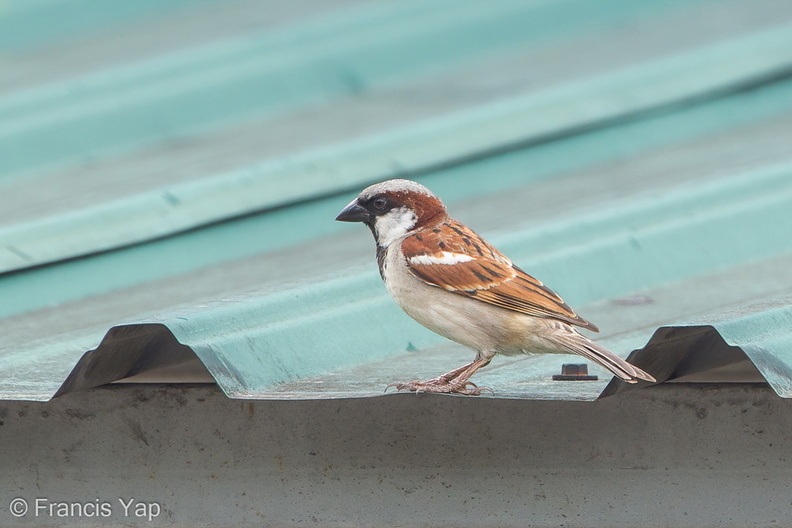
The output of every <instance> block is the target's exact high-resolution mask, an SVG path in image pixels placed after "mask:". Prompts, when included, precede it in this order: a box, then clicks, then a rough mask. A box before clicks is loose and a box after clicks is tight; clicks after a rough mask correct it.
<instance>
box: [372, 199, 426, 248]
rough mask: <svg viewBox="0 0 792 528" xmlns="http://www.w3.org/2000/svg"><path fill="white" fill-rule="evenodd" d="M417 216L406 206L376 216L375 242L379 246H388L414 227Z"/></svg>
mask: <svg viewBox="0 0 792 528" xmlns="http://www.w3.org/2000/svg"><path fill="white" fill-rule="evenodd" d="M417 221H418V217H417V216H415V213H414V212H412V211H411V210H410V209H407V208H406V207H399V208H398V209H392V210H390V211H388V213H387V214H384V215H382V216H378V217H377V218H376V219H375V220H374V229H375V230H376V231H377V243H378V244H379V245H380V246H381V247H388V246H389V245H390V244H391V243H393V242H394V241H396V240H398V239H400V238H402V237H403V236H405V235H406V234H407V233H409V232H410V230H411V229H413V228H414V227H415V222H417Z"/></svg>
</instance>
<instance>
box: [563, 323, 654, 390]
mask: <svg viewBox="0 0 792 528" xmlns="http://www.w3.org/2000/svg"><path fill="white" fill-rule="evenodd" d="M570 330H571V332H564V333H563V334H555V335H553V340H554V341H555V342H557V343H558V344H559V345H561V346H562V347H563V348H564V349H566V350H568V351H570V352H571V353H573V354H578V355H579V356H583V357H584V358H586V359H589V360H591V361H593V362H595V363H597V364H599V365H602V366H603V367H605V368H606V369H608V370H609V371H611V372H612V373H613V374H614V375H615V376H616V377H617V378H619V379H621V380H623V381H626V382H627V383H637V382H638V380H644V381H650V382H652V383H654V382H656V381H657V380H655V378H654V377H653V376H652V375H651V374H648V373H646V372H644V371H643V370H641V369H639V368H638V367H636V366H635V365H633V364H631V363H627V362H626V361H625V360H623V359H622V358H620V357H619V356H617V355H616V354H614V353H613V352H611V351H610V350H608V349H606V348H604V347H602V346H600V345H598V344H597V343H595V342H594V341H592V340H590V339H589V338H587V337H586V336H584V335H582V334H580V333H578V332H577V331H575V330H572V329H570Z"/></svg>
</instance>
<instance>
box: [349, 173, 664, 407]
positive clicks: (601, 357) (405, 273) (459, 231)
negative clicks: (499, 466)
mask: <svg viewBox="0 0 792 528" xmlns="http://www.w3.org/2000/svg"><path fill="white" fill-rule="evenodd" d="M336 220H339V221H342V222H363V223H364V224H366V225H367V226H368V227H369V229H371V232H372V233H373V234H374V239H375V241H376V243H377V262H378V264H379V270H380V275H381V276H382V279H383V281H384V282H385V286H386V287H387V288H388V291H389V292H390V294H391V296H392V297H393V298H394V300H395V301H396V302H397V303H398V304H399V306H400V307H401V308H402V310H404V311H405V312H407V314H408V315H409V316H410V317H412V318H413V319H415V320H416V321H418V322H419V323H420V324H422V325H423V326H425V327H426V328H428V329H430V330H432V331H434V332H436V333H438V334H440V335H441V336H444V337H447V338H448V339H450V340H452V341H456V342H457V343H460V344H462V345H465V346H467V347H470V348H472V349H473V350H475V351H476V358H475V359H474V360H473V361H472V362H471V363H468V364H467V365H464V366H462V367H459V368H457V369H454V370H452V371H451V372H448V373H446V374H443V375H442V376H439V377H437V378H433V379H430V380H426V381H411V382H408V383H393V384H391V385H389V387H390V386H395V387H396V388H397V390H399V391H401V390H410V391H419V392H445V393H455V394H469V395H476V396H477V395H479V394H481V390H482V387H478V386H476V384H474V383H472V382H471V381H468V380H469V379H470V376H472V375H473V373H474V372H476V371H477V370H478V369H480V368H481V367H484V366H486V365H487V364H489V362H490V361H491V360H492V358H493V357H494V356H495V354H504V355H515V354H523V353H545V354H548V353H549V354H570V353H572V354H578V355H580V356H583V357H585V358H586V359H589V360H592V361H594V362H596V363H598V364H600V365H602V366H603V367H605V368H606V369H608V370H610V371H611V372H612V373H613V374H615V375H616V376H617V377H619V378H620V379H622V380H624V381H626V382H628V383H635V382H636V381H637V380H639V379H640V380H645V381H651V382H653V381H655V379H654V378H653V377H652V376H650V375H649V374H647V373H646V372H644V371H643V370H641V369H639V368H638V367H635V366H634V365H631V364H630V363H627V362H626V361H624V360H623V359H621V358H620V357H618V356H616V355H615V354H613V353H611V352H609V351H608V350H606V349H605V348H603V347H601V346H600V345H598V344H596V343H594V342H593V341H591V340H590V339H588V338H587V337H585V336H584V335H582V334H580V333H579V332H578V331H577V330H576V329H575V326H579V327H582V328H586V329H588V330H593V331H595V332H597V331H599V330H598V329H597V327H596V326H594V325H593V324H592V323H590V322H588V321H587V320H585V319H583V318H582V317H580V316H579V315H578V314H576V313H575V312H574V311H573V310H572V309H571V308H570V307H569V306H568V305H567V304H566V303H565V302H564V301H563V299H561V297H559V296H558V295H556V293H555V292H553V291H552V290H551V289H550V288H548V287H547V286H545V285H544V284H542V283H541V282H540V281H538V280H537V279H535V278H533V277H531V276H530V275H528V274H527V273H525V272H524V271H523V270H521V269H520V268H518V267H517V266H515V265H514V264H512V262H511V261H510V260H509V259H508V258H506V257H505V256H504V255H503V254H501V253H500V252H499V251H498V250H497V249H495V248H494V247H492V246H491V245H490V244H488V243H487V242H486V241H485V240H484V239H483V238H481V237H480V236H478V235H477V234H476V233H474V232H473V231H472V230H471V229H470V228H469V227H467V226H465V225H464V224H462V223H460V222H458V221H456V220H454V219H453V218H451V217H450V216H448V213H447V212H446V208H445V205H443V203H442V202H441V201H440V199H438V198H437V196H435V195H434V194H432V192H431V191H429V189H427V188H426V187H424V186H423V185H421V184H419V183H415V182H413V181H409V180H389V181H386V182H383V183H378V184H376V185H372V186H371V187H368V188H366V189H365V190H363V192H361V193H360V195H359V196H358V197H357V198H356V199H355V200H353V201H352V203H350V204H349V205H347V206H346V207H345V208H344V209H343V210H342V211H341V212H340V213H339V214H338V216H337V217H336Z"/></svg>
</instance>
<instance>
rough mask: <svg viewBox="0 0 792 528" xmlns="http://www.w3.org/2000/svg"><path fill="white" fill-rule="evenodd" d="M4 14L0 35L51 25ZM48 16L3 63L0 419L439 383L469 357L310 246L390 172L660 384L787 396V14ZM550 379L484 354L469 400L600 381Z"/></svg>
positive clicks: (205, 9)
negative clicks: (197, 387)
mask: <svg viewBox="0 0 792 528" xmlns="http://www.w3.org/2000/svg"><path fill="white" fill-rule="evenodd" d="M8 4H9V5H10V6H11V7H10V8H9V9H8V10H7V11H6V13H5V15H3V17H2V18H0V28H2V27H6V28H12V27H14V28H16V27H23V26H22V25H19V24H20V23H21V21H26V22H25V23H26V24H31V25H32V26H31V27H33V26H35V27H46V24H52V23H53V22H52V21H53V20H55V19H56V17H57V16H58V13H59V12H60V11H59V10H62V9H63V4H61V3H59V2H54V1H53V2H49V1H43V0H42V1H40V2H35V3H33V2H31V3H25V2H10V3H8ZM68 16H69V23H68V24H64V25H62V26H60V29H59V30H58V31H57V32H47V33H46V35H47V36H46V38H45V37H44V36H41V35H39V36H36V34H35V33H29V32H23V31H21V30H19V31H17V30H14V31H12V32H7V33H5V37H3V38H2V39H1V40H0V53H1V54H2V55H0V60H2V61H3V63H4V67H3V69H2V71H1V72H0V76H2V77H1V78H2V83H0V122H1V123H2V127H0V152H1V153H2V155H1V156H0V272H2V274H0V317H2V319H0V335H2V338H0V371H2V372H3V376H2V377H0V394H2V396H3V397H4V398H8V399H31V400H46V399H49V398H51V397H52V396H53V395H56V394H61V393H63V392H65V391H69V390H74V389H78V388H84V387H90V386H95V385H98V384H102V383H108V382H112V381H116V380H119V379H125V378H128V377H130V376H137V377H138V378H137V379H139V380H140V379H142V380H146V379H148V380H152V379H157V380H204V381H209V380H216V381H217V383H218V384H219V385H220V386H221V388H222V389H223V390H224V391H225V393H226V394H228V395H229V396H232V397H239V398H323V397H352V396H368V395H373V394H379V393H381V392H382V389H383V388H384V387H385V385H387V383H389V382H391V381H395V380H404V379H413V378H418V377H424V376H434V375H437V374H438V373H440V372H444V371H446V370H448V369H450V368H452V367H454V366H457V365H461V364H463V363H464V362H466V361H467V360H469V358H470V357H471V353H470V352H469V351H467V350H465V349H463V348H461V347H459V346H456V345H453V344H449V343H447V342H444V341H443V339H442V338H439V337H438V336H435V335H434V334H431V333H430V332H428V331H426V330H424V329H423V328H421V327H420V326H418V325H417V324H416V323H414V322H412V321H411V320H410V319H409V318H408V317H407V316H406V315H404V314H402V313H401V312H400V311H399V309H398V308H397V307H396V305H395V304H394V303H393V302H392V301H390V299H389V298H388V296H387V293H386V292H385V289H384V287H383V286H382V284H381V283H380V281H379V277H378V276H377V273H376V270H375V265H374V263H373V256H372V253H373V251H372V247H371V245H372V242H371V240H370V235H369V234H368V233H367V232H365V230H362V229H354V228H353V227H352V226H348V225H342V224H338V223H336V222H333V217H334V215H335V213H337V211H338V210H339V209H340V208H341V207H342V206H343V205H345V204H346V203H347V202H348V201H349V200H350V199H351V198H352V197H353V196H354V195H355V194H356V193H357V191H358V190H360V189H361V188H362V187H364V186H365V185H367V184H369V183H371V182H374V181H378V180H382V179H386V178H389V177H394V176H407V177H411V178H414V179H417V180H419V181H421V182H422V183H424V184H426V185H427V186H429V187H430V188H432V189H433V190H434V191H435V192H436V193H437V194H439V195H440V196H441V197H443V198H444V200H445V201H446V203H447V204H448V205H449V207H450V209H451V211H452V213H453V214H454V215H455V216H456V217H458V218H460V219H461V220H463V221H465V222H466V223H468V224H469V225H471V226H473V227H474V228H476V230H477V231H479V232H481V233H482V234H484V235H485V236H487V238H488V239H490V240H491V241H492V242H493V243H495V244H496V245H497V246H498V247H499V248H501V249H502V250H503V251H504V252H505V253H507V254H508V255H509V256H510V257H512V259H513V260H515V261H516V262H518V263H519V264H520V265H521V266H522V267H524V268H526V269H528V270H529V271H530V272H531V273H532V274H534V275H536V276H538V277H539V278H541V279H542V280H543V281H544V282H546V283H547V284H549V285H551V286H552V287H553V288H554V289H555V290H557V291H559V293H561V294H562V295H563V296H564V298H565V299H567V300H568V301H569V302H570V303H571V304H572V305H573V306H575V307H576V308H578V311H579V312H581V313H583V314H584V315H585V316H586V317H587V318H589V319H591V320H593V321H595V322H596V323H597V324H598V326H600V327H601V328H602V329H603V337H602V339H601V342H602V343H603V344H605V345H607V346H609V347H611V348H612V349H613V350H614V351H616V352H617V353H620V354H622V355H626V354H628V353H629V352H630V351H632V350H636V352H634V353H633V355H632V356H631V357H632V358H633V360H634V361H635V362H636V363H637V364H639V365H642V366H643V365H646V367H647V369H648V370H649V371H650V372H652V373H654V374H656V375H657V376H658V379H664V380H665V379H668V380H672V379H681V380H696V379H720V380H735V379H739V380H745V379H754V380H761V379H762V378H764V379H766V380H767V381H768V382H769V383H770V384H771V386H772V387H773V388H774V389H775V390H776V392H777V393H778V394H779V395H781V396H784V397H788V396H789V394H790V390H789V383H790V380H792V375H790V374H789V369H790V368H792V317H790V313H789V308H788V307H789V305H790V303H789V299H790V295H791V294H792V272H790V271H789V270H790V264H792V237H790V236H789V227H790V226H792V207H790V203H792V154H790V151H789V145H790V141H791V140H792V8H790V6H789V5H788V3H785V2H781V1H778V2H774V1H768V2H763V3H760V4H756V3H751V2H747V1H736V0H730V1H725V2H709V1H703V0H702V1H696V2H690V1H687V2H681V1H670V0H669V1H662V2H651V3H644V2H627V1H616V0H608V1H604V2H596V3H591V2H584V1H580V0H562V1H558V2H552V3H547V2H524V1H520V2H506V1H504V2H499V3H497V4H495V5H493V4H487V5H486V6H484V4H481V3H480V2H475V1H472V0H471V1H466V2H459V1H455V2H446V1H440V0H437V1H434V2H418V1H415V2H384V1H383V2H357V1H351V0H350V1H341V0H338V1H335V2H327V3H322V7H321V8H316V6H313V5H312V4H311V5H309V4H303V3H294V2H273V3H271V4H270V5H269V6H268V9H266V10H264V9H262V7H261V5H260V4H253V3H245V4H240V3H235V2H223V1H220V0H216V1H208V0H207V1H205V2H201V3H185V2H178V1H171V2H167V3H156V2H143V3H140V4H139V6H138V7H137V8H136V9H131V8H128V7H121V6H120V5H119V6H117V7H116V8H111V7H107V6H106V7H105V8H103V9H102V10H100V11H95V10H94V9H93V7H91V6H89V5H88V3H74V4H72V11H69V15H68ZM217 21H222V22H223V23H222V24H219V23H216V22H217ZM42 24H43V26H42ZM141 28H148V29H149V30H150V31H151V35H150V38H144V37H143V36H142V33H141V32H142V31H143V29H141ZM0 34H3V32H2V31H0ZM42 34H43V33H42ZM99 48H101V49H99ZM87 49H97V51H96V53H95V54H87V53H86V50H87ZM735 309H736V310H737V311H736V312H735ZM720 314H723V315H720ZM87 351H90V352H88V353H87V354H86V352H87ZM196 357H197V358H198V359H199V360H200V362H198V361H196V359H195V358H196ZM569 359H570V358H568V357H538V358H518V359H510V360H505V359H503V360H501V359H497V360H496V361H495V362H494V363H493V366H491V367H488V369H485V370H484V371H482V372H481V373H480V374H477V380H476V381H477V382H479V383H481V384H484V385H489V386H492V387H493V388H494V390H495V393H494V396H495V397H510V398H566V399H593V398H596V397H598V396H600V395H601V394H603V391H604V393H605V394H610V393H612V392H614V391H616V390H621V389H622V387H621V385H617V384H616V383H615V382H614V384H613V385H611V386H608V387H607V388H606V386H607V385H608V383H609V376H607V375H605V372H604V371H599V370H597V369H595V368H592V370H597V372H596V373H597V374H599V375H600V378H601V379H600V380H599V381H596V382H575V383H570V382H567V383H564V382H552V381H550V377H551V375H552V374H554V373H556V372H557V371H558V370H559V369H560V365H561V363H563V362H565V361H569ZM512 363H519V364H518V365H513V364H512ZM751 365H753V366H751ZM705 371H706V372H705Z"/></svg>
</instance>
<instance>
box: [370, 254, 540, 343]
mask: <svg viewBox="0 0 792 528" xmlns="http://www.w3.org/2000/svg"><path fill="white" fill-rule="evenodd" d="M399 244H400V242H397V243H394V244H391V246H389V247H388V248H385V249H381V250H380V251H382V252H383V253H382V254H381V255H380V257H381V259H380V262H381V266H380V271H381V273H382V278H383V280H384V281H385V286H386V287H387V288H388V291H389V292H390V294H391V296H392V297H393V299H394V300H395V301H396V302H397V303H398V305H399V306H400V307H401V308H402V310H404V311H405V312H406V313H407V314H408V315H409V316H410V317H412V318H413V319H415V320H416V321H417V322H418V323H420V324H421V325H423V326H425V327H426V328H428V329H430V330H432V331H433V332H436V333H438V334H440V335H442V336H443V337H446V338H448V339H451V340H452V341H456V342H457V343H460V344H462V345H465V346H467V347H470V348H472V349H474V350H479V351H483V350H487V351H493V352H495V351H497V352H501V353H504V354H516V353H521V352H523V348H524V346H523V343H524V341H525V337H526V332H529V333H530V329H529V328H528V327H529V326H531V321H530V319H533V318H529V317H527V316H524V315H522V314H518V313H516V312H512V311H510V310H505V309H503V308H498V307H495V306H492V305H490V304H487V303H483V302H480V301H477V300H475V298H470V297H466V296H463V295H459V294H456V293H452V292H448V291H446V290H443V289H442V288H438V287H436V286H431V285H428V284H427V283H425V282H424V281H422V280H421V279H419V278H418V277H416V276H415V275H413V274H412V273H411V272H410V271H409V269H408V267H407V265H406V263H405V262H403V258H404V257H403V256H402V254H401V251H399Z"/></svg>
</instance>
